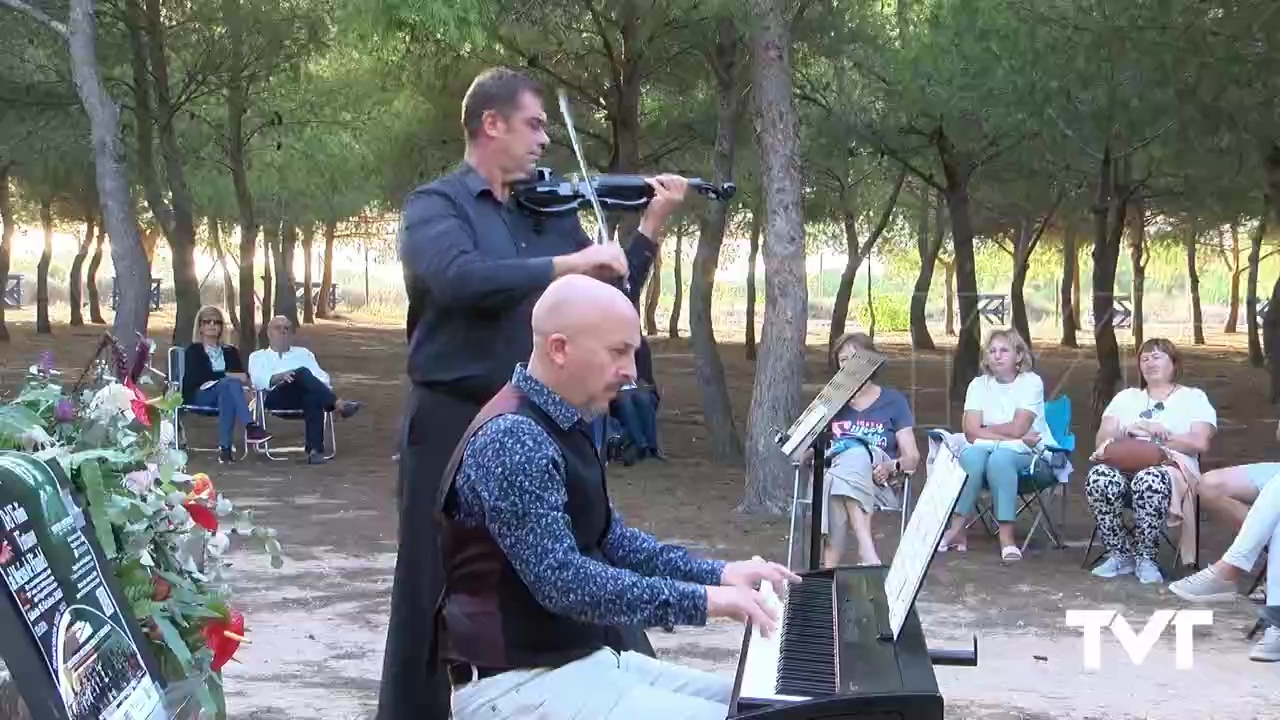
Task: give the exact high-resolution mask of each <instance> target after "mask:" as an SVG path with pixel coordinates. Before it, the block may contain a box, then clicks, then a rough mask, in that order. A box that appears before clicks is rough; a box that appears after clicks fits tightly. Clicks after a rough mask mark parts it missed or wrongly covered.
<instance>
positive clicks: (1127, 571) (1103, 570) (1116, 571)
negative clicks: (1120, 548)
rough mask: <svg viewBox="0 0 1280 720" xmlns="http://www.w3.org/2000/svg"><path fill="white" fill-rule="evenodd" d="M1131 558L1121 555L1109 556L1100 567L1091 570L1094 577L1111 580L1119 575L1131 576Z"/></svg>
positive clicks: (1132, 566)
mask: <svg viewBox="0 0 1280 720" xmlns="http://www.w3.org/2000/svg"><path fill="white" fill-rule="evenodd" d="M1133 570H1134V565H1133V558H1131V557H1124V556H1121V555H1109V556H1108V557H1107V559H1106V560H1104V561H1103V563H1102V564H1101V565H1099V566H1098V567H1096V568H1094V569H1093V574H1094V577H1100V578H1113V577H1118V576H1120V575H1132V574H1133Z"/></svg>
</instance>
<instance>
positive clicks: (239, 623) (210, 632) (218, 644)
mask: <svg viewBox="0 0 1280 720" xmlns="http://www.w3.org/2000/svg"><path fill="white" fill-rule="evenodd" d="M200 635H201V636H203V637H204V642H205V644H206V645H208V646H209V649H210V650H212V651H213V662H212V663H211V664H210V665H209V667H210V668H212V669H213V671H214V672H218V671H220V670H222V666H223V665H226V664H227V662H228V661H229V660H231V657H232V656H233V655H235V654H236V650H239V649H240V643H242V642H243V643H247V642H249V641H248V640H245V638H244V616H243V615H241V614H240V613H238V612H235V611H232V612H231V614H230V617H229V618H227V619H223V618H217V619H214V620H210V621H209V622H207V623H205V624H204V627H203V628H201V629H200Z"/></svg>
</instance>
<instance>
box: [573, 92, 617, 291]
mask: <svg viewBox="0 0 1280 720" xmlns="http://www.w3.org/2000/svg"><path fill="white" fill-rule="evenodd" d="M559 95H560V114H561V115H564V125H565V127H567V128H569V142H571V143H573V154H574V155H576V156H577V157H578V168H579V169H580V170H582V184H583V186H584V187H585V188H586V193H587V197H588V198H589V199H590V200H591V208H592V209H593V210H595V213H596V243H598V244H601V245H603V244H605V243H607V242H609V235H608V232H609V230H608V227H609V226H608V225H605V224H604V211H603V210H601V209H600V199H599V198H597V197H596V186H595V185H594V184H592V182H591V177H590V176H588V175H587V161H586V160H585V159H584V158H583V157H582V145H580V144H579V143H578V132H577V130H574V128H573V116H572V115H570V114H569V94H568V93H567V92H565V89H564V88H560V93H559ZM622 292H624V293H627V294H628V295H629V294H630V293H631V278H627V277H624V278H622Z"/></svg>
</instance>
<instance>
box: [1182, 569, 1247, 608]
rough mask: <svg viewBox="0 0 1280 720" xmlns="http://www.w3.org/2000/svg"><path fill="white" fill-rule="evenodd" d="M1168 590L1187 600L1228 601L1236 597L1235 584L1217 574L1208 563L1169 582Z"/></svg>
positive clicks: (1199, 601)
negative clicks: (1198, 569) (1199, 569)
mask: <svg viewBox="0 0 1280 720" xmlns="http://www.w3.org/2000/svg"><path fill="white" fill-rule="evenodd" d="M1169 592H1171V593H1173V594H1174V595H1177V596H1178V597H1180V598H1182V599H1183V600H1186V601H1187V602H1197V603H1204V602H1230V601H1232V600H1234V599H1235V597H1236V584H1235V583H1234V582H1232V581H1230V580H1227V579H1225V578H1223V577H1222V576H1220V575H1218V572H1217V570H1215V569H1214V566H1213V565H1210V566H1209V567H1207V568H1205V569H1203V570H1201V571H1200V572H1198V573H1196V574H1194V575H1188V576H1186V577H1184V578H1182V579H1181V580H1177V581H1174V582H1172V583H1169Z"/></svg>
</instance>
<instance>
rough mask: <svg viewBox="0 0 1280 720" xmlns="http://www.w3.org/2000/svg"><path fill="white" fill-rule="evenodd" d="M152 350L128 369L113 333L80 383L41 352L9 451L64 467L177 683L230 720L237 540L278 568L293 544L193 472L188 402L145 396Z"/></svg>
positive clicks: (2, 437)
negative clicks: (232, 551) (176, 419)
mask: <svg viewBox="0 0 1280 720" xmlns="http://www.w3.org/2000/svg"><path fill="white" fill-rule="evenodd" d="M153 351H154V343H152V342H151V341H150V340H148V339H146V338H142V337H139V342H138V344H137V346H136V348H135V350H134V353H133V355H132V357H133V359H132V361H127V360H126V358H128V357H129V355H128V354H126V352H125V349H124V348H123V347H122V346H121V345H120V343H119V342H117V341H116V340H115V338H113V337H111V336H110V335H106V336H104V337H103V339H102V341H101V342H100V343H99V345H98V348H97V352H96V353H95V355H94V357H93V359H92V360H90V362H89V365H88V366H87V367H86V368H85V371H84V372H82V373H81V377H80V379H79V380H78V381H77V382H76V383H75V384H74V385H73V386H71V387H68V386H67V385H66V383H64V382H63V378H62V376H61V374H60V373H59V372H58V371H56V370H55V369H54V367H53V358H52V356H51V355H50V354H48V353H44V354H42V356H41V358H40V360H39V362H38V363H37V364H35V365H32V366H31V367H30V369H29V370H28V372H27V377H26V382H25V383H24V385H23V387H22V388H21V390H20V391H19V392H18V394H17V396H16V397H15V398H13V399H12V400H10V401H9V402H7V403H0V448H3V449H16V450H21V451H24V452H27V453H31V454H33V455H35V456H37V457H39V458H40V459H42V460H46V461H48V460H56V461H57V462H59V463H60V464H61V465H62V467H63V468H64V469H65V470H66V472H67V475H68V477H70V478H71V481H72V485H73V487H72V493H73V496H74V497H75V499H76V501H77V503H78V504H79V505H80V507H81V508H82V509H83V511H84V512H85V513H86V514H87V515H88V516H89V518H90V519H91V520H92V525H93V528H94V532H95V536H96V538H97V540H98V543H99V544H100V545H101V546H102V549H103V552H104V554H105V555H106V557H107V559H108V560H109V561H110V563H111V565H112V566H113V568H114V571H115V574H116V577H117V579H118V580H119V582H120V585H121V587H122V588H123V594H124V596H125V600H126V602H127V603H128V605H129V608H130V610H131V611H132V613H133V616H134V617H135V618H136V619H137V621H138V623H139V625H140V626H141V627H142V629H143V631H144V632H145V634H146V635H147V637H148V638H150V639H151V641H152V645H153V647H152V650H153V653H154V654H155V655H156V656H157V657H158V658H159V661H160V665H161V668H162V670H163V672H164V674H165V676H166V678H167V679H168V680H169V681H170V682H171V683H172V684H171V687H174V686H175V685H176V686H180V687H183V688H194V690H192V692H193V694H194V695H195V697H197V698H198V700H199V702H200V705H201V707H202V709H203V710H204V712H205V713H207V714H208V715H209V716H211V717H218V718H221V717H225V703H224V693H223V691H222V681H221V671H222V668H223V667H224V666H225V665H226V663H227V662H229V661H230V660H232V659H233V658H234V656H235V653H236V651H237V649H238V648H239V646H240V644H241V643H244V642H247V640H246V638H245V634H246V630H245V619H244V616H243V615H241V614H240V613H239V612H237V611H236V610H235V609H234V604H233V603H232V601H231V600H232V593H231V591H230V588H229V587H228V585H227V584H226V582H225V580H224V577H223V570H224V569H225V568H226V567H227V565H228V563H227V561H226V560H225V559H224V556H225V554H226V552H227V550H228V549H229V547H230V545H231V537H232V536H237V537H239V538H243V539H244V540H245V541H247V543H248V544H249V545H250V546H253V547H256V548H257V549H258V550H260V551H262V552H265V553H267V554H269V555H270V557H271V565H272V567H275V568H279V567H281V566H282V565H283V563H284V560H283V556H282V548H281V546H280V542H279V540H278V539H277V537H276V532H275V530H273V529H270V528H264V527H258V526H257V525H255V524H254V521H253V516H252V513H251V511H248V510H241V509H238V508H237V507H236V506H235V504H234V503H233V502H232V501H231V500H230V499H229V498H227V496H226V495H225V494H223V493H221V492H218V491H217V489H216V488H215V486H214V483H213V480H212V479H211V478H210V477H209V476H208V475H206V474H204V473H195V474H187V473H186V472H185V469H186V465H187V457H186V453H184V452H183V451H182V450H181V449H179V448H178V446H177V442H176V438H175V437H173V433H174V429H173V428H174V423H173V421H172V417H173V413H174V412H175V411H176V410H177V408H178V406H179V405H180V404H181V396H180V395H179V394H178V393H176V392H173V393H164V392H161V393H158V394H156V395H155V396H154V397H148V396H147V394H146V393H145V392H143V390H142V386H144V385H149V384H154V383H155V380H154V379H153V378H152V375H153V374H157V373H156V372H155V371H154V370H153V369H152V368H151V367H150V365H149V358H150V356H151V354H152V352H153Z"/></svg>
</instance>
